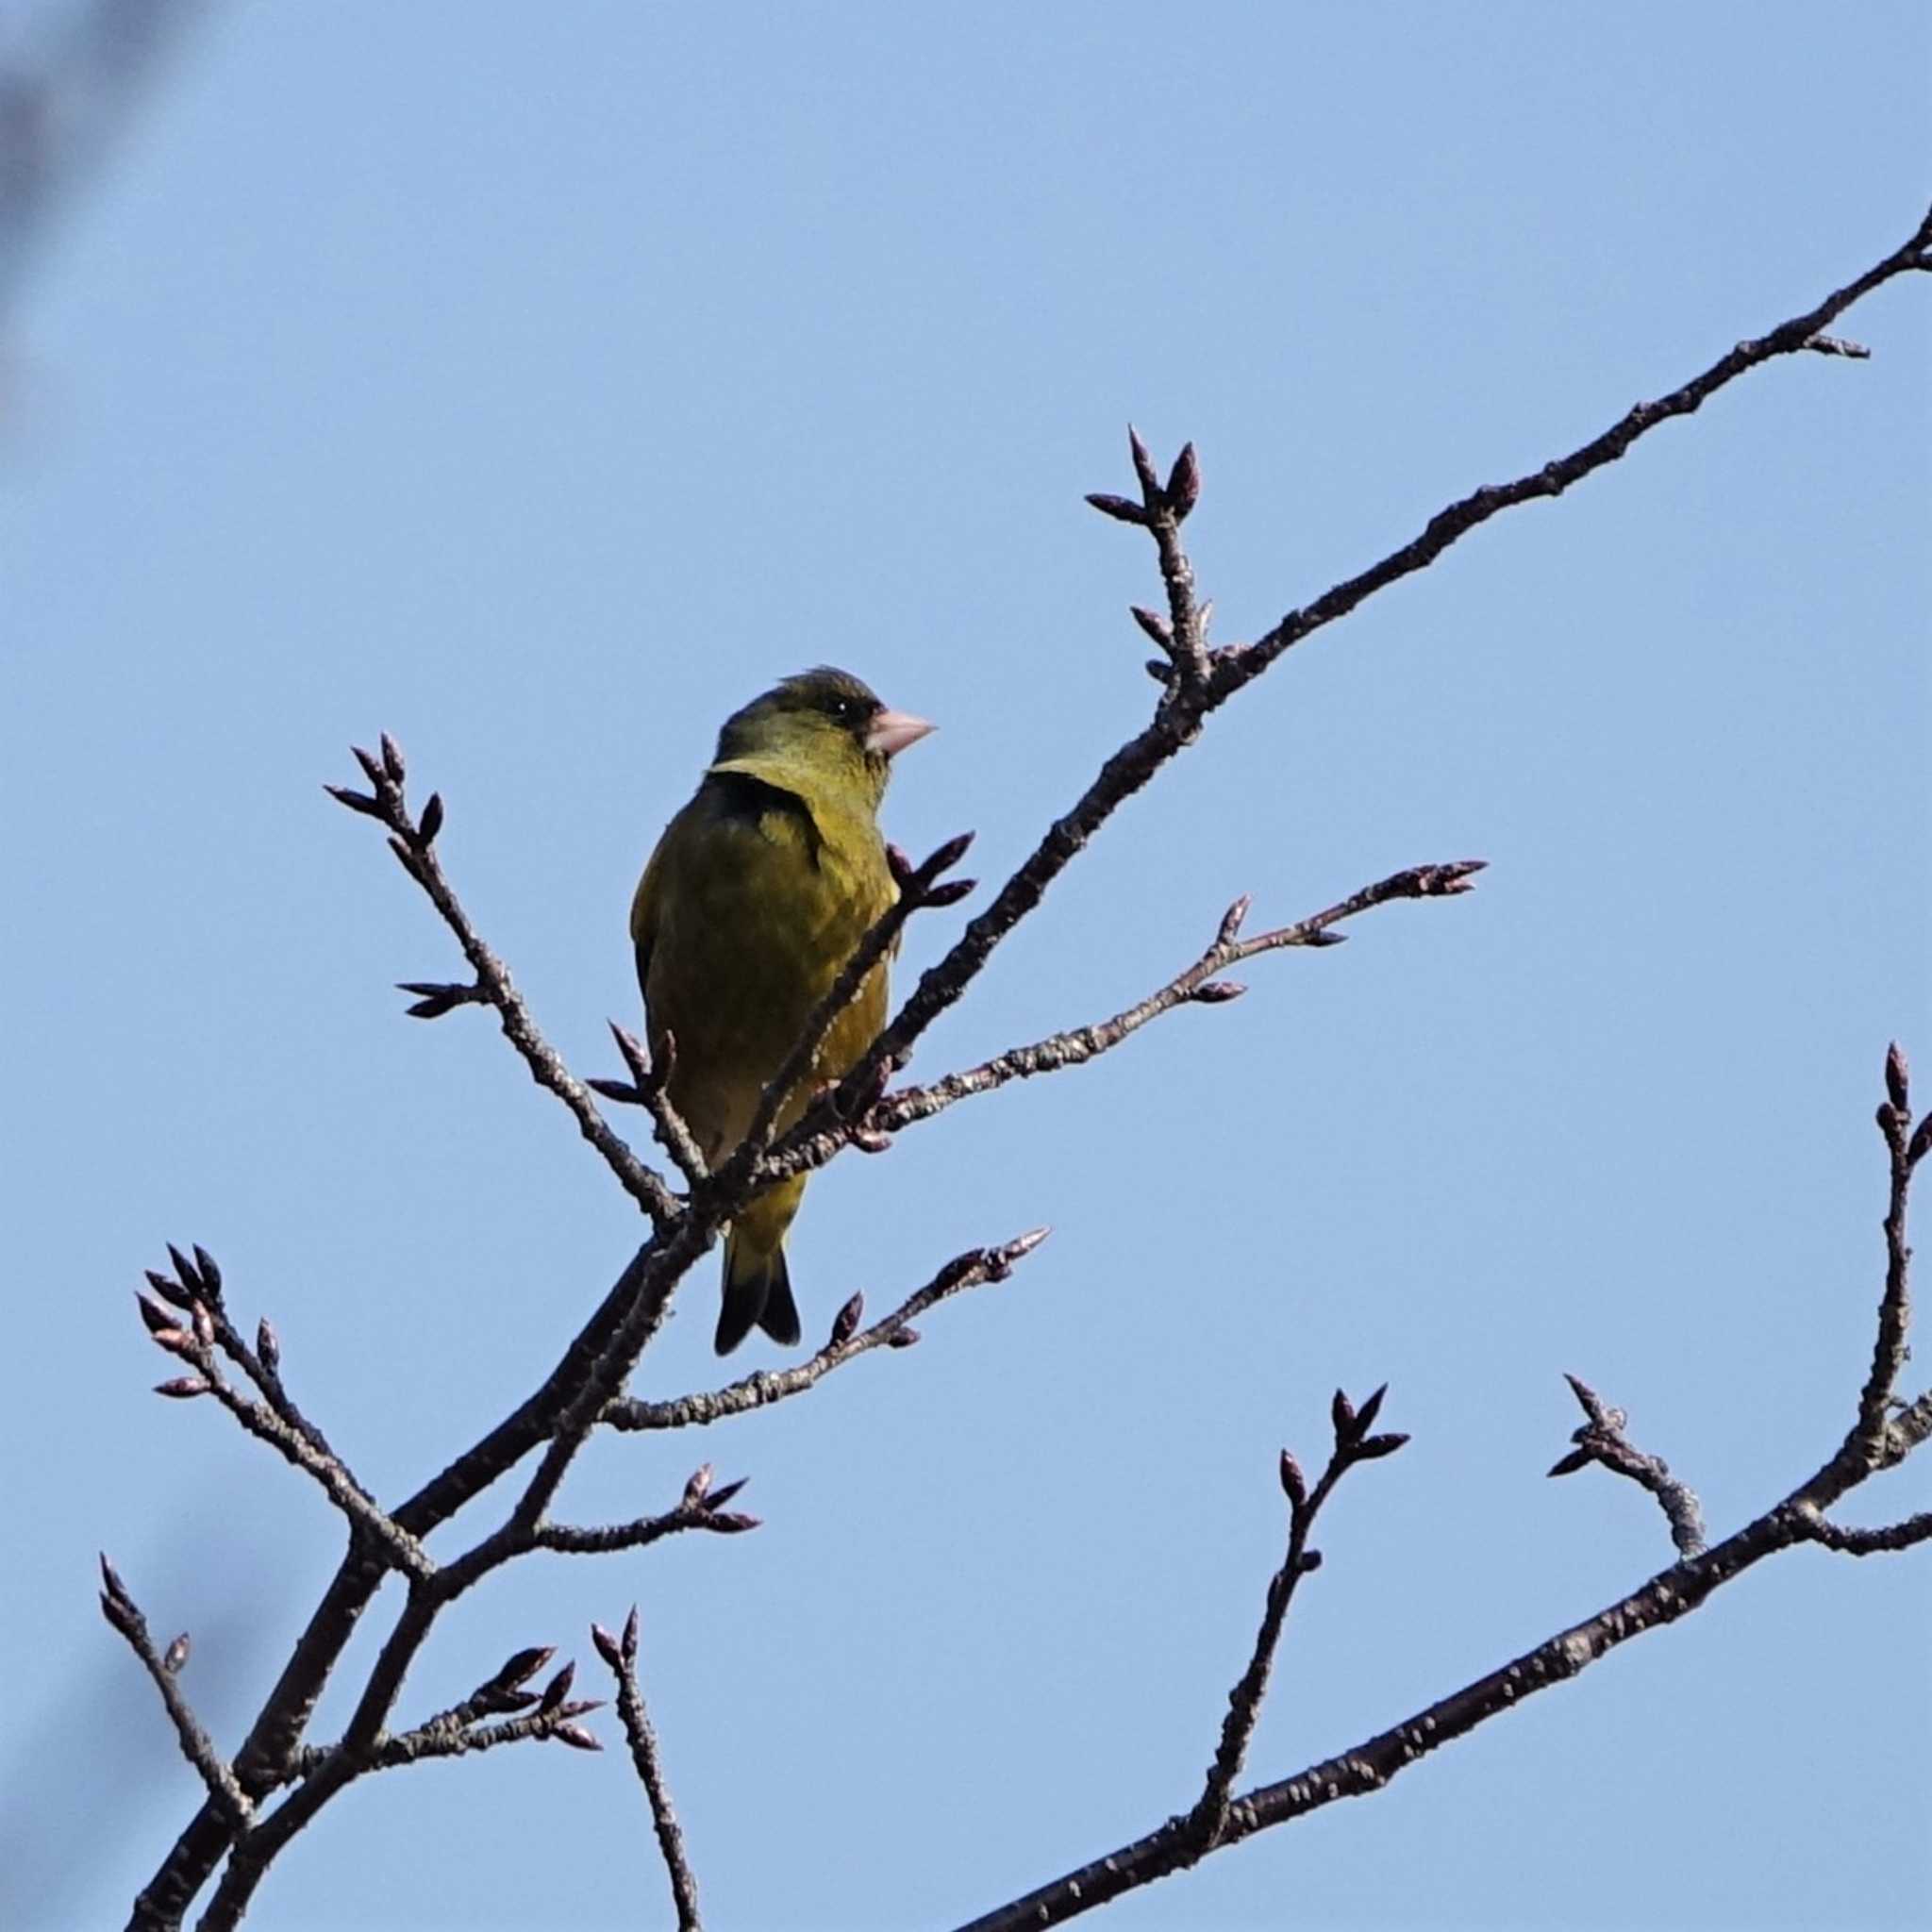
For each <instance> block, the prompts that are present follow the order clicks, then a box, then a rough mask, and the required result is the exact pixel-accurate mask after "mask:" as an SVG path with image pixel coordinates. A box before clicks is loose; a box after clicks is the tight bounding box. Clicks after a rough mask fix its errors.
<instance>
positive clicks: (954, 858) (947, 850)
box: [919, 832, 974, 878]
mask: <svg viewBox="0 0 1932 1932" xmlns="http://www.w3.org/2000/svg"><path fill="white" fill-rule="evenodd" d="M973 838H974V835H973V834H972V833H971V832H958V833H956V834H955V835H954V836H953V837H952V838H950V839H948V840H947V841H946V842H945V843H944V844H943V845H941V846H940V847H939V848H938V849H937V850H936V851H935V852H934V853H933V854H932V856H931V857H930V858H927V860H926V861H925V863H924V865H923V866H921V867H920V868H919V869H920V871H921V872H923V873H924V874H925V875H926V876H927V877H928V878H937V877H938V876H939V875H940V874H941V873H942V872H951V871H952V869H953V868H954V867H955V866H956V865H958V862H959V861H960V860H961V859H962V858H965V857H966V854H967V853H968V852H969V851H970V850H971V849H972V845H973Z"/></svg>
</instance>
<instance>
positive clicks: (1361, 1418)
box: [1355, 1382, 1389, 1432]
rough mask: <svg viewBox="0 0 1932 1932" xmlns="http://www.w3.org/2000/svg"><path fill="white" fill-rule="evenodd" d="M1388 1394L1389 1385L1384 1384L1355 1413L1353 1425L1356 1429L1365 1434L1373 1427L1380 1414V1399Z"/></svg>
mask: <svg viewBox="0 0 1932 1932" xmlns="http://www.w3.org/2000/svg"><path fill="white" fill-rule="evenodd" d="M1388 1392H1389V1385H1388V1383H1386V1382H1384V1383H1383V1384H1382V1386H1381V1387H1380V1388H1379V1389H1377V1390H1376V1391H1375V1392H1374V1394H1373V1395H1371V1396H1370V1397H1369V1399H1368V1400H1367V1401H1366V1402H1365V1403H1363V1404H1362V1406H1361V1407H1360V1408H1358V1409H1357V1411H1356V1418H1355V1425H1356V1427H1357V1429H1359V1430H1362V1431H1364V1432H1366V1431H1368V1430H1370V1429H1373V1428H1374V1426H1375V1418H1376V1417H1377V1416H1378V1415H1380V1414H1381V1413H1382V1398H1383V1396H1385V1395H1387V1394H1388Z"/></svg>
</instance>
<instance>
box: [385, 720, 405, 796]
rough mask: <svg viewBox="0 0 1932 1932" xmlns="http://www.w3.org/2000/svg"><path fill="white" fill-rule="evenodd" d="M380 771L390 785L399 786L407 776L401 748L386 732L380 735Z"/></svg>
mask: <svg viewBox="0 0 1932 1932" xmlns="http://www.w3.org/2000/svg"><path fill="white" fill-rule="evenodd" d="M382 769H383V770H384V771H385V772H386V773H388V774H389V777H390V781H391V783H392V784H396V785H400V784H401V783H402V782H403V780H404V779H405V778H406V777H407V776H408V767H407V766H406V765H405V764H404V763H403V748H402V746H401V745H399V744H398V743H397V742H396V741H395V740H394V739H393V738H391V736H390V735H389V733H388V732H387V731H385V732H384V733H383V734H382Z"/></svg>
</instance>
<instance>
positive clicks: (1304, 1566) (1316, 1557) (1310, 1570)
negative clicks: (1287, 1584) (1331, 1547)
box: [1295, 1550, 1322, 1576]
mask: <svg viewBox="0 0 1932 1932" xmlns="http://www.w3.org/2000/svg"><path fill="white" fill-rule="evenodd" d="M1295 1567H1296V1569H1298V1570H1299V1571H1300V1572H1301V1574H1303V1575H1304V1576H1312V1575H1313V1574H1314V1573H1315V1572H1316V1571H1317V1570H1319V1569H1320V1568H1321V1567H1322V1553H1321V1551H1320V1550H1304V1551H1303V1552H1302V1557H1301V1561H1300V1562H1299V1563H1298V1564H1297V1565H1296V1566H1295Z"/></svg>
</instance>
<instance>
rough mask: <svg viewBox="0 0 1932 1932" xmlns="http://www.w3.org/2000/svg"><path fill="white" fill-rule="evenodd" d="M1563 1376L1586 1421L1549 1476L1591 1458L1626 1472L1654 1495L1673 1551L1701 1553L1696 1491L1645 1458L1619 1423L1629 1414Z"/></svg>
mask: <svg viewBox="0 0 1932 1932" xmlns="http://www.w3.org/2000/svg"><path fill="white" fill-rule="evenodd" d="M1563 1379H1564V1380H1565V1381H1566V1382H1568V1383H1569V1384H1570V1387H1571V1390H1572V1391H1574V1394H1575V1397H1576V1400H1577V1401H1578V1403H1580V1404H1581V1405H1582V1407H1583V1413H1584V1415H1585V1417H1586V1418H1587V1420H1586V1421H1584V1422H1583V1423H1581V1424H1578V1426H1577V1427H1576V1428H1574V1430H1572V1431H1571V1435H1570V1440H1571V1441H1573V1442H1574V1443H1575V1444H1576V1447H1575V1448H1574V1449H1573V1450H1571V1452H1570V1453H1569V1455H1567V1456H1565V1457H1562V1458H1561V1459H1560V1460H1558V1461H1557V1462H1556V1463H1555V1464H1553V1465H1552V1466H1551V1469H1550V1471H1549V1474H1551V1475H1574V1474H1575V1473H1576V1471H1578V1470H1579V1469H1587V1468H1588V1467H1589V1466H1590V1465H1591V1463H1592V1462H1595V1463H1599V1464H1601V1465H1602V1466H1603V1467H1604V1468H1605V1469H1607V1470H1611V1471H1614V1472H1615V1474H1618V1475H1622V1476H1628V1477H1629V1479H1630V1480H1631V1481H1632V1482H1633V1483H1638V1484H1641V1486H1642V1487H1643V1488H1644V1489H1646V1490H1648V1491H1650V1493H1651V1494H1652V1495H1653V1496H1655V1497H1656V1498H1657V1507H1658V1508H1660V1509H1661V1510H1662V1511H1663V1512H1664V1515H1665V1517H1666V1519H1667V1520H1668V1521H1669V1523H1670V1525H1671V1541H1673V1542H1674V1543H1675V1544H1676V1546H1677V1554H1678V1555H1679V1556H1680V1557H1695V1556H1698V1555H1701V1554H1702V1552H1703V1551H1704V1549H1705V1547H1706V1544H1705V1540H1704V1515H1703V1512H1702V1510H1701V1509H1700V1507H1698V1502H1697V1495H1696V1491H1693V1490H1691V1489H1690V1488H1689V1487H1687V1486H1686V1485H1685V1484H1683V1483H1681V1482H1679V1481H1678V1480H1677V1478H1676V1477H1675V1476H1674V1475H1673V1474H1671V1466H1670V1464H1669V1463H1668V1462H1666V1461H1665V1460H1664V1459H1663V1457H1661V1456H1646V1455H1645V1454H1644V1453H1643V1451H1642V1450H1641V1449H1639V1448H1638V1447H1637V1446H1636V1445H1635V1444H1634V1443H1633V1442H1632V1441H1630V1439H1629V1438H1628V1437H1627V1436H1625V1435H1624V1425H1625V1424H1627V1423H1628V1422H1629V1420H1630V1418H1629V1417H1628V1416H1626V1415H1625V1414H1624V1411H1623V1410H1622V1409H1621V1408H1612V1407H1609V1405H1608V1404H1607V1403H1606V1402H1605V1401H1604V1399H1603V1397H1602V1396H1601V1395H1599V1394H1598V1393H1597V1392H1596V1391H1595V1390H1594V1389H1592V1388H1591V1386H1590V1384H1589V1383H1588V1382H1585V1381H1582V1380H1580V1379H1579V1378H1578V1377H1577V1376H1575V1375H1565V1376H1564V1378H1563Z"/></svg>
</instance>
